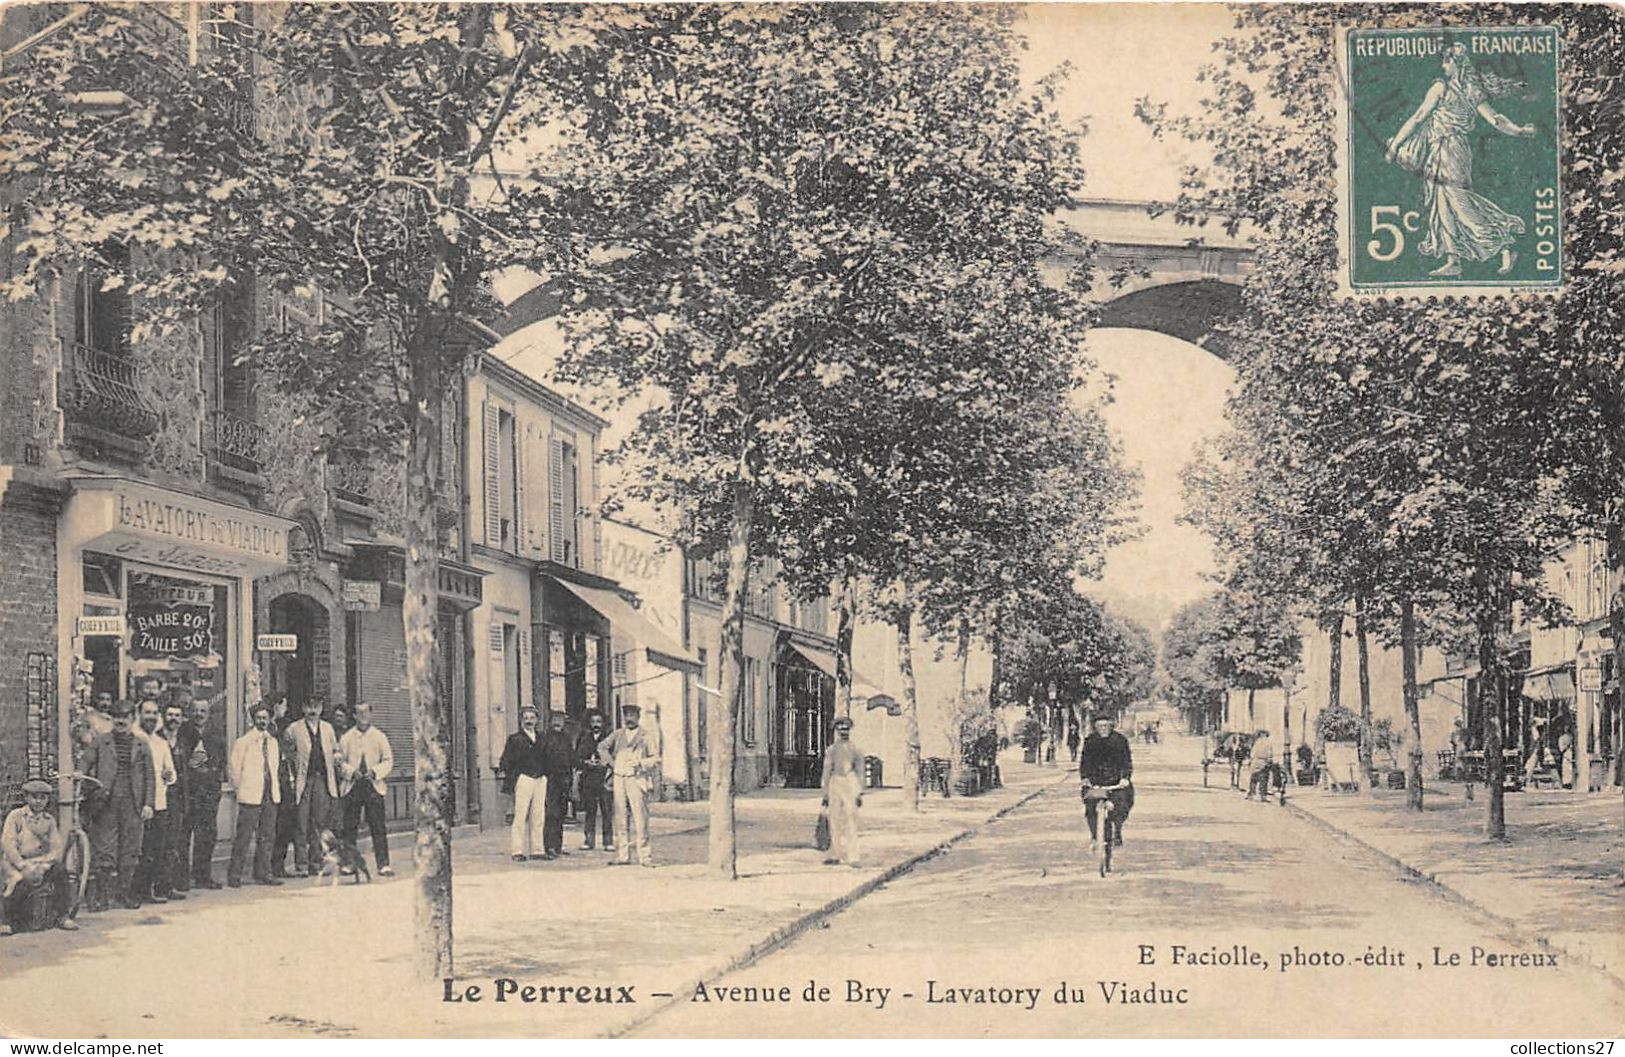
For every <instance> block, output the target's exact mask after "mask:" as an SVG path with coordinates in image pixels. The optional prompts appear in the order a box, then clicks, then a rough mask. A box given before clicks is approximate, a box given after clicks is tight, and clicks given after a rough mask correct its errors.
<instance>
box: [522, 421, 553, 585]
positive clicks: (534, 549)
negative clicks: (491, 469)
mask: <svg viewBox="0 0 1625 1057" xmlns="http://www.w3.org/2000/svg"><path fill="white" fill-rule="evenodd" d="M541 443H542V432H541V430H539V429H536V428H535V427H534V426H533V427H531V428H529V429H527V430H525V473H526V474H527V475H528V474H531V473H538V472H540V470H541V469H542V468H543V467H545V466H546V464H547V456H546V452H545V450H544V449H542V448H541ZM546 492H547V489H546V488H545V487H540V482H539V483H538V487H535V488H532V489H531V490H530V493H529V496H530V499H529V504H528V505H527V506H526V508H525V540H524V543H525V547H526V548H527V550H528V552H529V554H530V555H531V556H532V557H535V558H542V557H545V556H546V553H547V530H546V528H545V521H546V514H545V513H543V512H542V510H541V506H542V503H541V499H542V497H543V496H544V495H545V494H546Z"/></svg>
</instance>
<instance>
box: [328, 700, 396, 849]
mask: <svg viewBox="0 0 1625 1057" xmlns="http://www.w3.org/2000/svg"><path fill="white" fill-rule="evenodd" d="M338 755H339V758H338V770H339V779H340V782H341V783H342V784H341V786H340V788H339V795H340V797H342V798H343V801H344V839H345V840H347V841H349V842H350V843H351V844H354V843H355V842H356V839H357V834H358V832H359V829H360V825H361V816H362V814H365V815H366V816H367V829H368V830H369V831H370V832H371V833H372V857H373V860H374V861H375V862H376V863H377V864H378V875H379V876H380V877H391V876H393V875H394V873H395V871H394V870H392V869H390V868H389V834H388V833H387V832H386V831H385V829H384V779H386V778H388V777H389V776H390V774H391V772H393V771H394V770H395V754H394V753H393V752H391V751H390V748H389V738H388V737H386V736H385V734H384V732H383V731H381V730H379V729H378V728H377V727H375V726H373V725H372V705H370V704H368V703H367V702H365V701H362V702H360V703H358V704H357V705H356V706H355V726H353V727H351V728H350V729H349V730H347V731H345V732H344V734H343V736H342V737H340V738H339V754H338Z"/></svg>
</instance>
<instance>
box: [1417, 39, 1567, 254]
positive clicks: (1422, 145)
mask: <svg viewBox="0 0 1625 1057" xmlns="http://www.w3.org/2000/svg"><path fill="white" fill-rule="evenodd" d="M1443 70H1444V76H1443V77H1441V78H1440V79H1439V80H1437V81H1434V82H1433V86H1432V87H1430V88H1429V89H1428V91H1427V95H1426V96H1424V97H1423V99H1422V104H1421V105H1420V106H1418V107H1417V108H1416V113H1414V114H1412V115H1411V116H1410V117H1409V118H1408V119H1407V120H1406V121H1405V124H1403V125H1401V126H1400V128H1399V131H1398V132H1396V133H1394V138H1393V139H1391V140H1389V141H1388V153H1387V159H1388V161H1390V162H1397V163H1398V164H1399V165H1401V166H1403V167H1404V168H1406V169H1408V170H1410V171H1411V172H1414V173H1419V174H1420V175H1421V177H1422V195H1423V201H1424V202H1425V203H1426V206H1427V235H1426V237H1425V238H1423V240H1422V243H1421V245H1420V246H1418V247H1417V249H1418V251H1419V252H1420V253H1421V254H1422V255H1423V256H1424V257H1443V258H1444V263H1443V264H1441V265H1440V266H1439V267H1437V268H1435V269H1434V270H1433V271H1432V272H1431V273H1429V274H1431V275H1438V276H1454V275H1460V274H1461V262H1462V259H1463V258H1466V259H1467V260H1470V261H1487V260H1489V259H1490V258H1491V257H1494V256H1495V255H1496V254H1500V255H1501V266H1500V268H1499V269H1498V270H1499V273H1500V274H1502V275H1505V274H1507V273H1508V272H1510V271H1512V264H1513V261H1514V260H1515V259H1516V257H1517V254H1515V253H1514V252H1513V251H1512V243H1513V240H1514V238H1515V237H1516V236H1518V235H1522V234H1523V232H1524V222H1523V218H1522V217H1517V216H1513V215H1512V214H1511V213H1508V212H1507V211H1506V210H1504V209H1502V208H1501V207H1500V206H1498V205H1496V204H1495V203H1494V202H1491V201H1490V200H1489V199H1488V198H1485V197H1484V196H1483V195H1481V194H1478V193H1476V192H1475V191H1473V189H1472V187H1473V148H1472V143H1471V141H1470V140H1469V137H1470V136H1471V135H1472V133H1473V129H1474V127H1475V125H1476V124H1477V120H1476V119H1477V118H1479V117H1482V118H1483V119H1484V120H1485V121H1487V122H1489V124H1490V126H1491V127H1492V128H1494V129H1495V130H1496V131H1498V132H1501V133H1504V134H1505V135H1508V136H1519V137H1524V138H1528V137H1532V136H1534V135H1535V126H1533V125H1519V124H1517V123H1516V122H1514V121H1512V120H1510V119H1509V118H1507V117H1505V116H1503V115H1502V114H1500V113H1499V112H1497V111H1496V110H1495V109H1494V108H1493V107H1491V106H1490V104H1489V101H1490V100H1491V99H1494V98H1497V97H1499V96H1503V95H1508V94H1511V93H1512V92H1514V91H1516V90H1518V89H1520V88H1522V87H1523V86H1522V84H1520V83H1519V82H1516V81H1511V80H1508V79H1506V78H1503V77H1500V76H1498V75H1496V74H1494V73H1490V72H1489V71H1486V70H1479V69H1478V68H1477V67H1476V66H1474V65H1473V60H1472V59H1471V57H1469V56H1468V54H1467V48H1466V46H1465V45H1462V44H1452V45H1450V46H1449V47H1448V48H1446V49H1445V51H1444V59H1443Z"/></svg>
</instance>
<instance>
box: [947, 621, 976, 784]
mask: <svg viewBox="0 0 1625 1057" xmlns="http://www.w3.org/2000/svg"><path fill="white" fill-rule="evenodd" d="M970 639H971V634H970V618H969V617H964V616H962V617H960V618H959V627H958V629H957V634H956V637H955V642H954V659H955V660H956V661H958V662H959V700H958V701H956V702H955V703H954V711H953V715H954V728H953V730H951V731H950V732H949V736H950V738H951V739H952V744H950V745H949V746H948V785H949V788H958V783H959V777H960V775H962V774H964V772H965V736H964V735H965V719H966V713H967V711H968V707H969V703H970V702H969V695H970Z"/></svg>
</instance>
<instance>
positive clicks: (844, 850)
mask: <svg viewBox="0 0 1625 1057" xmlns="http://www.w3.org/2000/svg"><path fill="white" fill-rule="evenodd" d="M862 794H863V783H862V781H860V780H859V778H858V776H857V775H855V774H841V775H832V776H831V777H830V780H829V844H830V848H829V854H830V858H832V859H839V860H840V861H841V862H844V863H848V864H850V865H853V866H856V865H857V863H858V797H859V796H861V795H862Z"/></svg>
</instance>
